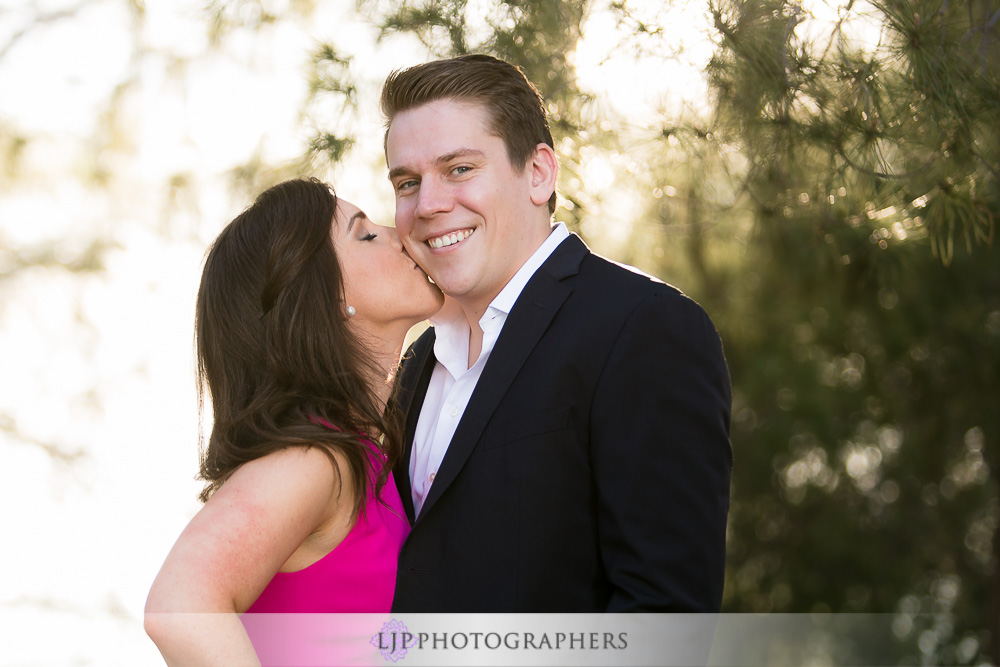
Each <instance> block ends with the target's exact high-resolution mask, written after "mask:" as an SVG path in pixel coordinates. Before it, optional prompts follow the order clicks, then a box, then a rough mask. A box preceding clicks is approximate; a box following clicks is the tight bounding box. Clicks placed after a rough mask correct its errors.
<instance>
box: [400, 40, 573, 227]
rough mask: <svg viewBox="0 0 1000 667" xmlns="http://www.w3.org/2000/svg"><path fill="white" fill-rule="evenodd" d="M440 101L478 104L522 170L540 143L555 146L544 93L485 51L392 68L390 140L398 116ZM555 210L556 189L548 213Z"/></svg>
mask: <svg viewBox="0 0 1000 667" xmlns="http://www.w3.org/2000/svg"><path fill="white" fill-rule="evenodd" d="M437 100H457V101H460V102H470V103H474V104H479V105H481V106H482V107H483V109H485V111H486V113H487V118H488V119H489V123H490V130H491V131H492V132H493V133H494V134H495V135H496V136H498V137H500V139H501V140H503V143H504V146H505V148H506V149H507V159H508V160H510V163H511V165H512V166H513V167H514V168H515V169H518V170H523V169H524V167H525V165H527V163H528V160H529V159H530V158H531V156H532V155H533V154H534V151H535V147H536V146H538V144H543V143H544V144H548V145H549V146H550V147H552V148H553V149H554V148H555V146H554V144H553V142H552V133H551V132H550V131H549V123H548V120H547V118H546V116H545V106H544V104H543V102H542V96H541V95H540V94H539V92H538V89H537V88H535V86H533V85H532V84H531V82H530V81H528V79H527V77H525V76H524V72H522V71H521V69H520V68H519V67H515V66H514V65H511V64H510V63H506V62H504V61H502V60H499V59H497V58H494V57H493V56H487V55H481V54H468V55H464V56H458V57H456V58H449V59H447V60H435V61H433V62H429V63H424V64H422V65H415V66H414V67H409V68H407V69H403V70H396V71H395V72H392V73H391V74H390V75H389V76H388V78H386V80H385V84H384V85H383V86H382V113H383V115H384V116H385V126H386V131H385V132H386V138H388V135H389V126H390V125H392V121H393V119H394V118H395V117H396V114H398V113H400V112H403V111H407V110H409V109H414V108H416V107H419V106H422V105H424V104H427V103H428V102H435V101H437ZM555 209H556V193H555V191H553V192H552V196H551V197H550V198H549V213H554V212H555Z"/></svg>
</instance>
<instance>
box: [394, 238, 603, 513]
mask: <svg viewBox="0 0 1000 667" xmlns="http://www.w3.org/2000/svg"><path fill="white" fill-rule="evenodd" d="M588 252H589V250H588V249H587V246H586V245H585V244H584V243H583V241H581V240H580V238H579V237H578V236H576V235H571V236H570V237H569V238H568V239H566V240H565V241H563V242H562V243H560V244H559V246H558V247H557V248H556V249H555V251H554V252H553V253H552V255H551V256H550V257H549V258H548V259H547V260H546V261H545V263H544V264H542V266H541V267H540V268H539V269H538V271H536V272H535V275H534V276H532V277H531V280H529V281H528V284H527V285H525V287H524V290H523V291H522V292H521V295H520V296H519V297H518V299H517V301H516V302H515V303H514V307H513V308H512V309H511V312H510V314H509V315H508V316H507V321H506V322H505V323H504V325H503V330H502V331H501V332H500V337H499V338H498V339H497V342H496V345H495V346H494V348H493V351H492V352H491V353H490V358H489V360H488V361H487V362H486V367H485V368H484V369H483V374H482V375H481V376H480V378H479V382H478V383H477V384H476V388H475V389H474V390H473V392H472V396H471V397H470V399H469V404H468V406H467V407H466V408H465V413H464V414H463V415H462V419H461V421H459V423H458V428H457V429H456V430H455V435H454V436H453V437H452V439H451V444H450V445H448V452H447V453H446V454H445V456H444V460H443V461H442V462H441V467H440V468H439V469H438V471H437V475H436V477H435V479H434V483H433V484H432V485H431V489H430V492H429V493H428V494H427V497H426V498H425V499H424V504H423V507H422V508H421V510H420V516H423V515H424V514H426V513H427V511H428V510H429V509H430V508H431V507H432V506H433V505H434V503H435V502H436V501H437V499H438V498H439V497H440V496H441V494H442V493H444V491H445V490H446V489H447V488H448V486H449V485H450V484H451V483H452V482H453V481H454V480H455V478H456V477H457V476H458V473H459V471H461V469H462V466H464V465H465V462H466V461H467V460H468V458H469V455H471V454H472V451H473V449H475V446H476V443H478V442H479V440H480V438H481V437H482V435H483V431H484V429H485V428H486V425H487V424H488V423H489V420H490V417H492V416H493V413H494V411H495V410H496V407H497V405H499V403H500V400H501V399H502V398H503V397H504V394H506V393H507V389H508V388H509V387H510V385H511V383H512V382H513V381H514V378H515V377H517V374H518V373H519V372H520V370H521V367H522V366H523V365H524V362H525V360H527V358H528V355H529V354H531V351H532V350H533V349H534V348H535V345H536V344H537V343H538V341H539V339H540V338H541V337H542V334H544V333H545V330H546V329H548V327H549V324H550V323H551V322H552V318H554V317H555V315H556V313H557V312H558V310H559V308H560V307H561V306H562V304H563V302H564V301H565V300H566V297H568V296H569V295H570V293H571V292H572V288H571V287H570V285H569V284H567V283H566V282H563V281H564V279H565V278H567V277H569V276H571V275H575V274H576V273H577V272H578V271H579V267H580V263H581V262H582V260H583V258H584V256H586V254H587V253H588ZM426 386H427V384H426V382H425V383H424V391H425V392H426ZM411 504H412V502H411ZM420 516H418V517H417V518H418V519H419V518H420Z"/></svg>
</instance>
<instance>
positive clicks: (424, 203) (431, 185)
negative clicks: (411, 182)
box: [413, 178, 452, 218]
mask: <svg viewBox="0 0 1000 667" xmlns="http://www.w3.org/2000/svg"><path fill="white" fill-rule="evenodd" d="M451 205H452V199H451V194H450V192H449V191H448V187H447V186H446V185H444V184H441V183H437V182H435V180H434V179H432V178H427V179H424V180H423V181H421V182H420V190H419V191H418V192H417V206H416V208H415V209H414V211H413V213H414V215H416V216H417V217H418V218H428V217H431V216H433V215H434V214H436V213H442V212H444V211H448V210H450V209H451Z"/></svg>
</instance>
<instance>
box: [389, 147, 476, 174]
mask: <svg viewBox="0 0 1000 667" xmlns="http://www.w3.org/2000/svg"><path fill="white" fill-rule="evenodd" d="M484 155H486V154H485V153H483V151H481V150H479V149H477V148H460V149H458V150H456V151H452V152H451V153H445V154H444V155H439V156H438V157H436V158H434V164H436V165H440V164H444V163H447V162H451V161H452V160H457V159H459V158H466V157H483V156H484ZM411 174H413V170H412V169H410V168H409V167H393V168H392V169H390V170H389V180H390V181H391V180H393V179H394V178H397V177H399V176H408V175H411Z"/></svg>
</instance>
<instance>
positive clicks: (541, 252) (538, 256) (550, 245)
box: [484, 222, 569, 317]
mask: <svg viewBox="0 0 1000 667" xmlns="http://www.w3.org/2000/svg"><path fill="white" fill-rule="evenodd" d="M568 237H569V230H567V229H566V225H565V224H563V223H561V222H559V223H556V225H555V226H554V227H553V228H552V231H551V232H549V235H548V236H547V237H545V240H544V241H542V245H540V246H538V250H536V251H535V252H534V253H532V255H531V257H529V258H528V261H526V262H525V263H524V264H522V265H521V268H520V269H518V270H517V273H515V274H514V277H513V278H511V279H510V282H508V283H507V284H506V285H505V286H504V288H503V289H502V290H500V293H499V294H497V295H496V297H495V298H494V299H493V301H491V302H490V306H489V307H490V308H493V309H495V310H499V311H500V312H501V313H503V314H504V315H509V314H510V311H511V308H513V307H514V303H515V302H516V301H517V297H519V296H521V292H523V291H524V286H525V285H527V284H528V281H529V280H531V277H532V276H533V275H535V272H536V271H537V270H538V269H539V268H540V267H541V266H542V264H544V263H545V260H547V259H548V258H549V256H550V255H551V254H552V253H553V252H555V249H556V248H557V247H558V246H559V244H560V243H562V242H563V241H565V240H566V239H567V238H568ZM484 317H485V316H484Z"/></svg>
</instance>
